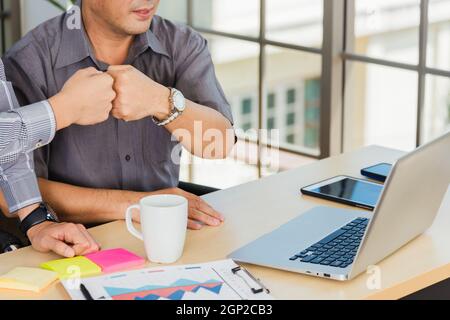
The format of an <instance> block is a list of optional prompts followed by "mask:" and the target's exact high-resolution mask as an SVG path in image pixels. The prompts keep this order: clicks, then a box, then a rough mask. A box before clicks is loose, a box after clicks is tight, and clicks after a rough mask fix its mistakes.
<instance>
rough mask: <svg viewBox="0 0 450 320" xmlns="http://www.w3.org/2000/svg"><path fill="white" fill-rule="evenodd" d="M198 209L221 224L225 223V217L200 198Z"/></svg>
mask: <svg viewBox="0 0 450 320" xmlns="http://www.w3.org/2000/svg"><path fill="white" fill-rule="evenodd" d="M197 209H198V210H199V211H201V212H204V213H206V214H207V215H210V216H211V217H214V218H216V219H218V220H219V221H221V222H223V221H225V217H224V216H223V215H222V214H221V213H219V212H218V211H216V210H214V208H213V207H211V206H210V205H209V204H208V203H206V201H205V200H203V199H202V198H198V202H197Z"/></svg>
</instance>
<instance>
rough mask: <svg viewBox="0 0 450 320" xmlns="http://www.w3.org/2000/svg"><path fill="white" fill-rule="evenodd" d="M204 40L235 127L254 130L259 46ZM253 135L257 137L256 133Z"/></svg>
mask: <svg viewBox="0 0 450 320" xmlns="http://www.w3.org/2000/svg"><path fill="white" fill-rule="evenodd" d="M206 37H207V39H208V42H209V49H210V51H211V55H212V58H213V62H214V64H215V67H216V73H217V77H218V79H219V82H220V83H221V84H222V87H223V89H224V91H225V95H226V96H227V98H228V101H229V102H230V104H231V107H232V109H233V116H234V121H235V127H236V128H238V129H239V128H240V129H243V130H244V131H248V130H249V129H257V128H258V114H259V113H258V104H259V99H258V74H259V72H258V60H259V45H258V44H256V43H253V42H247V41H242V40H234V39H229V38H225V37H216V36H206ZM237 134H238V136H239V137H241V138H243V137H244V136H245V135H243V134H242V132H241V131H238V132H237ZM250 134H251V135H252V133H250ZM252 136H253V137H254V138H256V134H254V135H252Z"/></svg>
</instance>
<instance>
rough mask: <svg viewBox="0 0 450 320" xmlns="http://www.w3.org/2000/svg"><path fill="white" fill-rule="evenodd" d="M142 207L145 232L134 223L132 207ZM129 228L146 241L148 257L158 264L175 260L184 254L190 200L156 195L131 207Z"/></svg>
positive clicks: (132, 232)
mask: <svg viewBox="0 0 450 320" xmlns="http://www.w3.org/2000/svg"><path fill="white" fill-rule="evenodd" d="M133 209H138V210H140V218H141V229H142V232H139V231H138V230H136V228H135V227H134V225H133V219H132V210H133ZM125 219H126V223H127V228H128V231H129V232H130V233H131V234H132V235H133V236H135V237H136V238H138V239H141V240H142V241H144V246H145V251H146V253H147V257H148V259H149V260H150V261H151V262H155V263H174V262H176V261H177V260H178V259H179V258H180V257H181V256H182V254H183V249H184V243H185V240H186V229H187V222H188V201H187V199H186V198H184V197H181V196H177V195H155V196H149V197H145V198H143V199H141V201H140V202H139V204H138V205H133V206H131V207H129V208H128V209H127V211H126V215H125Z"/></svg>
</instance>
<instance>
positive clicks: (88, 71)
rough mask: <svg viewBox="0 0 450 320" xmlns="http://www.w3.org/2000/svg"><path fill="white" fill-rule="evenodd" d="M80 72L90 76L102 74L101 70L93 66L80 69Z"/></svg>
mask: <svg viewBox="0 0 450 320" xmlns="http://www.w3.org/2000/svg"><path fill="white" fill-rule="evenodd" d="M81 72H84V73H85V74H87V75H90V76H93V75H98V74H103V72H101V71H99V70H97V69H95V68H94V67H89V68H86V69H82V70H81Z"/></svg>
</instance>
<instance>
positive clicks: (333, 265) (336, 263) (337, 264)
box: [331, 260, 342, 267]
mask: <svg viewBox="0 0 450 320" xmlns="http://www.w3.org/2000/svg"><path fill="white" fill-rule="evenodd" d="M341 264H342V262H341V261H339V260H337V261H334V262H333V263H332V264H331V266H332V267H339V266H340V265H341Z"/></svg>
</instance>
